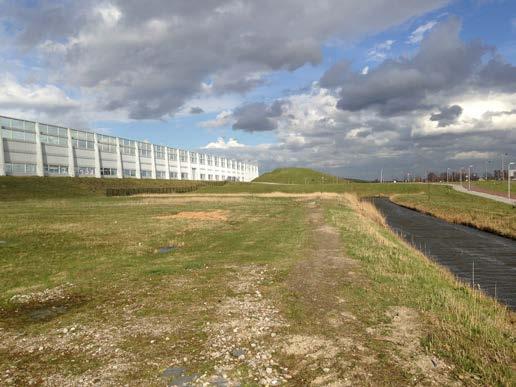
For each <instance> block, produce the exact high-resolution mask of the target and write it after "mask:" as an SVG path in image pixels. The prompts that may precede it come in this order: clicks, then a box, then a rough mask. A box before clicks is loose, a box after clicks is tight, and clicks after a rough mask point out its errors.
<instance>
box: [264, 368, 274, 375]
mask: <svg viewBox="0 0 516 387" xmlns="http://www.w3.org/2000/svg"><path fill="white" fill-rule="evenodd" d="M265 372H267V374H269V375H270V374H272V368H271V367H267V368H266V369H265Z"/></svg>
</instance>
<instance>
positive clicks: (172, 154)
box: [168, 148, 177, 161]
mask: <svg viewBox="0 0 516 387" xmlns="http://www.w3.org/2000/svg"><path fill="white" fill-rule="evenodd" d="M168 159H169V160H172V161H177V151H176V150H175V149H174V148H168Z"/></svg>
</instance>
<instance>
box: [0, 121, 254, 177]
mask: <svg viewBox="0 0 516 387" xmlns="http://www.w3.org/2000/svg"><path fill="white" fill-rule="evenodd" d="M4 175H15V176H31V175H34V176H89V177H97V178H101V177H106V178H136V179H178V180H212V181H217V180H219V181H222V180H229V181H251V180H253V179H254V178H256V177H258V175H259V173H258V166H257V165H256V164H252V163H248V162H243V161H239V160H234V159H229V158H227V157H221V156H215V155H210V154H205V153H199V152H191V151H187V150H182V149H177V148H171V147H168V146H164V145H155V144H151V143H149V142H146V141H138V140H128V139H125V138H120V137H113V136H108V135H104V134H100V133H93V132H88V131H83V130H76V129H71V128H64V127H60V126H54V125H47V124H42V123H38V122H33V121H26V120H19V119H14V118H9V117H3V116H0V176H4Z"/></svg>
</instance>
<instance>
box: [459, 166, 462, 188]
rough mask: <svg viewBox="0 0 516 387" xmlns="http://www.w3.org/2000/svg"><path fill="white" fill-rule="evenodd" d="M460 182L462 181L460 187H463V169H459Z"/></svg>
mask: <svg viewBox="0 0 516 387" xmlns="http://www.w3.org/2000/svg"><path fill="white" fill-rule="evenodd" d="M459 181H460V186H461V187H462V167H461V168H460V169H459Z"/></svg>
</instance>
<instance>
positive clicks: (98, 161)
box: [93, 133, 102, 179]
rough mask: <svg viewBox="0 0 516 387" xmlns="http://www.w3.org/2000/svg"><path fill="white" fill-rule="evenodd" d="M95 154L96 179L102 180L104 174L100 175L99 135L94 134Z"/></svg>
mask: <svg viewBox="0 0 516 387" xmlns="http://www.w3.org/2000/svg"><path fill="white" fill-rule="evenodd" d="M93 152H94V153H95V154H94V156H95V177H96V178H98V179H100V178H101V177H102V174H101V173H100V150H99V141H98V138H97V133H93Z"/></svg>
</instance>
